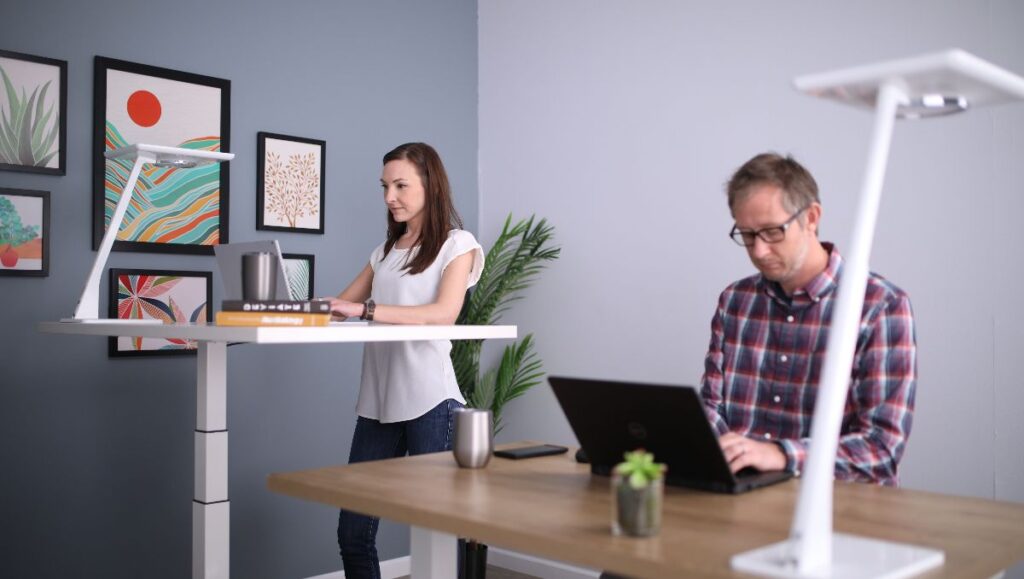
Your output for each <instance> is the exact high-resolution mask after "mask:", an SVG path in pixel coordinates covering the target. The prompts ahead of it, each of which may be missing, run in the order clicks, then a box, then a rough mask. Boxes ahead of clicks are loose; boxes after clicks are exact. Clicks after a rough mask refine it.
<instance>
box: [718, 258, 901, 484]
mask: <svg viewBox="0 0 1024 579" xmlns="http://www.w3.org/2000/svg"><path fill="white" fill-rule="evenodd" d="M823 245H824V246H825V249H826V251H828V252H829V261H828V267H826V268H825V270H824V271H823V272H821V273H820V274H818V276H817V277H815V278H814V279H813V280H811V282H810V283H808V284H807V286H806V287H804V288H803V289H800V290H797V291H796V292H795V293H794V294H793V296H792V297H788V296H786V294H785V292H783V291H782V288H781V286H779V285H778V284H777V283H775V282H772V281H769V280H766V279H765V278H764V277H763V276H761V275H760V274H758V275H754V276H751V277H748V278H745V279H742V280H740V281H738V282H736V283H734V284H732V285H731V286H729V287H728V288H726V290H725V291H724V292H722V295H721V297H720V298H719V301H718V310H717V311H716V312H715V316H714V318H713V319H712V320H711V344H710V346H709V348H708V354H707V357H706V358H705V361H704V377H703V379H702V382H703V385H702V388H701V395H702V397H703V399H704V405H705V410H706V412H707V415H708V419H709V420H710V421H711V424H712V426H714V428H715V429H716V430H717V431H718V433H719V434H724V433H725V432H729V431H733V432H738V433H740V434H743V435H744V436H748V437H751V438H754V439H757V440H767V441H774V442H776V443H778V444H779V446H780V447H781V448H782V450H783V452H785V454H786V470H789V471H790V472H794V473H796V474H799V473H800V471H801V470H802V468H803V464H804V459H805V458H806V455H807V448H808V442H809V440H810V439H809V437H810V432H811V416H812V415H813V414H814V401H815V398H816V397H817V396H816V394H817V387H818V377H819V373H820V372H821V368H822V365H823V364H824V361H825V350H826V345H827V343H828V330H829V324H830V321H831V319H832V308H833V307H834V305H835V301H836V289H837V284H838V283H839V275H840V273H841V271H842V265H843V259H842V257H840V255H839V251H838V250H836V249H834V248H833V246H832V245H831V244H828V243H826V244H823ZM916 348H917V346H916V343H915V336H914V317H913V313H912V312H911V309H910V298H909V297H908V296H907V294H906V293H904V292H903V291H902V290H901V289H899V288H898V287H896V286H895V285H893V284H892V283H890V282H888V281H886V280H885V279H884V278H882V277H881V276H878V275H876V274H873V273H872V274H871V275H870V276H869V277H868V283H867V290H866V291H865V297H864V310H863V314H862V316H861V326H860V335H859V336H858V338H857V351H856V353H855V354H854V359H853V369H852V371H851V375H850V391H849V395H848V397H847V399H846V408H845V410H844V411H843V422H842V429H841V434H840V439H839V450H838V453H837V456H836V470H835V474H836V478H838V479H842V480H854V481H865V482H876V483H881V484H884V485H892V486H896V485H898V484H899V477H898V474H897V468H896V467H897V464H898V463H899V460H900V457H901V456H902V455H903V449H904V447H905V444H906V441H907V437H908V436H909V435H910V426H911V423H912V421H913V414H914V389H915V382H916V375H917V361H916Z"/></svg>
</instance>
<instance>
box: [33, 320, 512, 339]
mask: <svg viewBox="0 0 1024 579" xmlns="http://www.w3.org/2000/svg"><path fill="white" fill-rule="evenodd" d="M39 331H40V332H44V333H49V334H76V335H87V336H141V337H144V338H186V339H189V340H198V341H205V342H245V343H252V344H310V343H329V342H403V341H419V340H494V339H515V338H516V336H517V335H518V332H517V328H516V326H429V325H427V326H406V325H391V324H378V323H368V322H343V323H337V324H332V325H330V326H326V327H322V326H321V327H294V326H257V327H245V326H215V325H213V324H191V323H189V324H152V325H150V324H119V323H117V322H88V323H73V322H40V324H39Z"/></svg>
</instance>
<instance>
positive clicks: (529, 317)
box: [479, 0, 1024, 501]
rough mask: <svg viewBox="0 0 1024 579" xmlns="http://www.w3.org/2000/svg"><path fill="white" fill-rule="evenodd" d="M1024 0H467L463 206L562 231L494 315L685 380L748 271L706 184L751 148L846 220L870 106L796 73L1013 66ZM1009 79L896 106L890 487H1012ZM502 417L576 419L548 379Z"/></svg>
mask: <svg viewBox="0 0 1024 579" xmlns="http://www.w3.org/2000/svg"><path fill="white" fill-rule="evenodd" d="M1021 23H1024V5H1022V4H1021V3H1019V2H1012V1H1010V0H1002V1H988V2H970V3H963V2H955V1H944V2H933V1H927V2H925V1H920V0H915V1H904V2H883V1H871V2H857V3H835V2H826V3H807V2H801V3H780V2H768V3H765V2H753V1H750V2H726V3H722V2H717V3H715V2H676V1H644V2H618V1H593V0H566V1H561V2H546V1H539V0H533V1H521V2H503V1H490V0H482V1H481V2H480V31H479V35H480V56H479V60H480V190H481V200H480V206H481V211H480V226H481V231H482V235H483V239H484V241H485V244H486V243H487V242H488V241H490V240H493V239H494V237H495V235H496V234H497V231H498V230H499V227H500V224H501V221H502V219H503V218H504V217H505V215H506V214H507V213H508V212H510V211H511V212H513V213H515V214H516V215H518V216H522V215H527V214H529V213H537V214H538V215H540V216H543V217H547V218H548V219H550V221H551V222H552V223H553V224H554V225H555V226H556V227H557V228H558V230H557V233H558V238H559V241H560V242H561V243H562V246H563V252H562V257H561V259H560V261H558V262H557V263H556V264H555V265H554V266H553V267H551V269H550V270H549V271H548V272H546V273H545V274H544V276H543V277H542V279H541V282H540V283H539V284H538V285H537V286H536V287H535V288H533V289H532V290H531V291H530V292H529V295H528V296H527V298H526V299H525V300H523V301H522V302H521V303H520V305H518V306H517V307H516V308H515V309H514V310H513V311H511V312H510V313H509V314H508V315H507V316H506V318H507V319H508V320H513V321H515V323H517V324H519V327H520V332H521V333H525V332H535V333H536V337H537V344H538V348H539V352H540V354H541V356H542V358H543V360H544V361H545V363H546V367H547V370H548V371H549V372H550V373H552V374H567V375H583V376H595V377H609V378H618V379H632V380H640V381H653V382H662V383H672V384H681V383H690V384H694V383H697V382H698V380H699V379H700V376H701V372H702V368H703V366H702V363H703V356H704V353H705V350H706V348H707V344H708V337H709V324H710V320H711V314H712V312H713V308H714V304H715V303H716V299H717V297H718V294H719V292H720V291H721V290H722V289H723V288H724V287H725V286H726V285H727V284H728V283H729V282H730V281H732V280H735V279H738V278H740V277H743V276H746V275H749V274H750V273H752V272H753V267H752V266H751V265H750V263H749V261H748V259H747V257H746V254H745V252H744V251H743V250H742V249H741V248H738V247H736V246H735V245H733V244H732V242H731V241H730V240H729V239H728V238H727V237H726V233H727V232H728V230H729V228H730V227H731V226H732V221H731V219H730V216H729V213H728V210H727V208H726V203H725V199H724V195H723V193H722V185H723V183H724V182H725V181H726V179H727V178H728V177H729V175H730V174H731V172H732V171H734V170H735V169H736V167H738V166H739V165H740V164H741V163H743V162H744V161H745V160H746V159H748V158H749V157H751V156H752V155H754V154H756V153H758V152H761V151H764V150H768V149H772V150H777V151H781V152H790V153H792V154H794V155H795V156H796V157H797V158H798V159H800V160H801V161H802V162H804V163H805V164H806V165H807V167H809V168H810V169H811V171H812V172H813V173H814V174H815V176H816V178H817V180H818V183H819V186H820V188H821V191H822V197H823V204H824V210H825V211H824V223H823V226H822V230H823V237H824V238H825V239H828V240H834V241H836V242H837V243H838V244H839V247H840V249H842V248H843V247H844V246H845V245H847V243H848V239H849V237H850V226H851V219H852V217H851V216H852V214H853V211H854V199H855V198H856V196H857V195H858V193H859V189H860V186H861V178H862V173H863V170H864V165H865V161H866V154H867V149H868V138H869V134H870V131H871V126H872V117H871V115H870V114H869V113H867V112H864V111H861V110H855V109H852V108H849V107H845V106H841V105H838V104H835V103H833V102H828V101H824V100H819V99H814V98H811V97H808V96H804V95H801V94H800V93H798V92H796V91H795V90H794V89H793V88H792V86H791V80H792V79H793V78H794V77H795V76H798V75H800V74H806V73H813V72H820V71H826V70H832V69H836V68H840V67H845V66H852V65H858V64H866V63H870V62H874V61H879V60H886V59H892V58H898V57H904V56H912V55H916V54H921V53H926V52H929V51H934V50H938V49H942V48H947V47H961V48H964V49H967V50H969V51H971V52H974V53H976V54H977V55H979V56H981V57H983V58H986V59H988V60H990V61H992V62H995V63H997V64H1000V65H1002V66H1004V67H1007V68H1009V69H1010V70H1014V71H1016V72H1018V73H1024V37H1022V36H1021V34H1020V25H1021ZM1022 167H1024V103H1022V104H1018V105H1015V106H1003V107H998V108H989V109H984V110H978V111H973V112H971V113H970V114H966V115H960V116H956V117H953V118H948V119H942V120H933V121H928V122H921V123H911V122H901V123H899V124H898V125H897V128H896V133H895V140H894V142H893V147H892V155H891V160H890V171H889V173H888V176H887V179H886V183H885V192H884V196H883V201H882V208H881V216H880V219H879V222H878V230H877V237H876V242H875V246H874V251H873V255H872V269H874V270H875V271H878V272H880V273H882V274H883V275H885V276H887V277H888V278H889V279H891V280H893V281H894V282H895V283H896V284H898V285H900V286H902V287H903V288H904V289H906V290H907V291H908V292H909V293H910V295H911V297H912V300H913V305H914V308H915V311H916V315H917V321H918V343H919V368H920V382H919V386H918V398H917V413H916V415H915V422H914V430H913V435H912V436H911V439H910V442H909V445H908V448H907V454H906V455H905V460H904V462H903V470H902V472H903V481H904V484H905V485H906V486H907V487H910V488H916V489H930V490H937V491H942V492H948V493H955V494H964V495H974V496H981V497H997V498H1000V499H1008V500H1017V501H1024V454H1022V453H1021V452H1020V450H1019V449H1020V446H1021V444H1024V423H1022V422H1021V420H1020V419H1019V416H1020V412H1021V410H1020V409H1021V407H1022V406H1024V388H1022V386H1024V384H1022V382H1024V381H1022V378H1021V374H1020V371H1019V368H1020V351H1021V350H1022V349H1024V329H1022V328H1024V314H1022V312H1021V310H1020V308H1019V307H1017V303H1018V302H1019V299H1020V298H1019V295H1018V294H1019V292H1020V287H1021V283H1022V281H1024V276H1022V273H1021V268H1020V265H1021V257H1020V256H1021V250H1020V241H1019V234H1018V231H1019V227H1020V221H1021V215H1022V213H1024V169H1022ZM507 418H508V427H507V428H506V431H505V432H504V433H503V437H504V438H505V439H509V440H511V439H519V438H533V439H547V440H551V441H562V442H567V443H572V442H574V439H573V436H572V433H571V431H570V430H569V429H568V426H567V425H566V423H565V419H564V417H563V416H562V414H561V412H560V410H559V409H558V406H557V404H556V402H555V400H554V398H553V396H552V394H551V392H550V389H549V388H548V387H547V386H546V385H544V386H542V387H539V388H536V389H535V390H534V391H532V392H531V393H529V394H528V395H527V396H526V397H525V398H524V399H523V400H522V401H519V402H515V403H513V404H512V406H511V407H510V409H509V411H508V417H507Z"/></svg>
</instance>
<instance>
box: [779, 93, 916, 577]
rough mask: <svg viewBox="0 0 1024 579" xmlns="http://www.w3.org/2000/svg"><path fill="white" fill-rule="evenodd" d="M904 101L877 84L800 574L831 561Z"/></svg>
mask: <svg viewBox="0 0 1024 579" xmlns="http://www.w3.org/2000/svg"><path fill="white" fill-rule="evenodd" d="M906 101H907V96H906V93H905V92H904V91H903V89H902V88H901V87H900V86H899V85H898V84H897V83H896V82H886V83H883V84H882V85H881V86H880V87H879V91H878V97H877V100H876V102H875V126H874V134H873V136H872V139H871V146H870V149H869V150H868V164H867V169H866V171H865V174H864V183H863V187H862V189H861V195H860V200H859V202H858V207H857V214H856V219H855V221H854V226H853V236H852V240H851V243H850V247H849V253H848V254H847V257H846V259H845V260H844V264H843V274H842V278H841V279H840V281H839V289H838V292H839V294H838V297H837V302H836V306H835V310H833V313H832V322H831V329H830V330H829V337H828V346H827V350H826V355H825V363H824V367H823V369H822V374H821V381H820V383H819V387H818V394H817V400H816V402H815V404H814V416H813V418H812V421H811V443H810V449H809V450H808V457H807V464H806V465H805V468H804V472H803V481H802V483H801V486H800V496H799V498H798V501H797V508H796V514H795V515H794V517H793V526H792V528H791V529H790V535H789V538H790V541H789V544H790V546H791V548H792V551H791V558H790V562H791V563H792V564H793V565H795V567H796V571H797V573H798V574H800V575H804V574H813V573H815V572H820V571H822V570H828V569H829V566H830V565H831V561H832V490H833V485H832V481H833V478H834V476H835V461H836V451H837V449H838V446H839V434H840V428H841V426H842V417H843V408H844V407H845V405H846V397H847V391H848V390H849V385H850V369H851V367H852V365H853V356H854V353H855V351H856V347H857V335H858V333H859V328H860V319H861V311H862V309H863V308H864V291H865V289H866V288H867V279H868V258H869V257H870V255H871V245H872V242H873V240H874V232H875V223H876V221H877V218H878V207H879V203H880V201H881V197H882V183H883V181H884V179H885V169H886V163H887V161H888V156H889V145H890V143H891V141H892V131H893V124H894V122H895V120H896V112H897V107H898V106H899V105H901V104H903V103H905V102H906Z"/></svg>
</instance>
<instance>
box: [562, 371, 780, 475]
mask: <svg viewBox="0 0 1024 579" xmlns="http://www.w3.org/2000/svg"><path fill="white" fill-rule="evenodd" d="M548 381H549V382H551V388H552V389H553V390H554V391H555V396H556V397H557V398H558V402H559V404H561V405H562V411H564V412H565V416H566V418H568V419H569V425H570V426H572V430H573V432H575V433H576V438H577V439H579V441H580V446H582V447H583V451H584V452H585V453H586V455H587V457H588V458H589V459H590V471H591V472H593V473H594V474H600V475H610V474H611V472H612V469H613V468H614V467H615V465H616V464H618V463H620V462H622V456H623V454H624V453H626V452H627V451H631V450H636V449H637V448H643V449H644V450H646V451H648V452H651V453H653V454H654V458H655V460H657V461H658V462H661V463H664V464H665V465H666V466H667V467H668V472H667V473H666V475H665V483H666V484H669V485H675V486H684V487H691V488H698V489H704V490H709V491H714V492H719V493H733V494H736V493H742V492H746V491H749V490H752V489H755V488H759V487H763V486H766V485H770V484H773V483H777V482H782V481H784V480H786V479H789V478H791V477H792V474H790V473H788V472H782V471H770V472H758V471H756V470H749V471H747V470H746V469H744V470H743V471H740V473H737V474H736V475H734V474H733V473H732V471H731V470H730V469H729V463H728V462H727V461H726V460H725V455H724V454H723V453H722V447H721V446H719V444H718V436H717V434H716V433H715V431H714V430H713V429H712V428H711V424H709V423H708V419H707V416H706V415H705V414H704V405H703V403H702V402H701V400H700V395H699V394H698V393H697V390H696V389H695V388H693V387H691V386H658V385H652V384H637V383H630V382H611V381H608V380H587V379H579V378H564V377H557V376H551V377H549V378H548Z"/></svg>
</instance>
